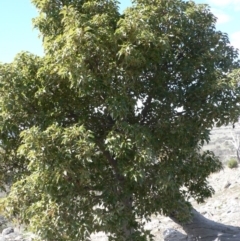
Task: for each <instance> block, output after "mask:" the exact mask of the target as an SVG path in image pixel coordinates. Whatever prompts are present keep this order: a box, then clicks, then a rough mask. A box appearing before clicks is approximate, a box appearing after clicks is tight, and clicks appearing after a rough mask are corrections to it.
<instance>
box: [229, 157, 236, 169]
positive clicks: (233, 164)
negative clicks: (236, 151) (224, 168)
mask: <svg viewBox="0 0 240 241" xmlns="http://www.w3.org/2000/svg"><path fill="white" fill-rule="evenodd" d="M227 165H228V167H229V168H231V169H232V168H237V167H238V161H237V160H236V159H230V160H229V161H228V163H227Z"/></svg>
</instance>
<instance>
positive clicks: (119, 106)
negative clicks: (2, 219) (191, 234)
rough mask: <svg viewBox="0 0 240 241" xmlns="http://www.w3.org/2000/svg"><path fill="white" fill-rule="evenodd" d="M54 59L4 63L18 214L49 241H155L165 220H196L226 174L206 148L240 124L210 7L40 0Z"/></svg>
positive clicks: (27, 57)
mask: <svg viewBox="0 0 240 241" xmlns="http://www.w3.org/2000/svg"><path fill="white" fill-rule="evenodd" d="M33 3H34V4H35V6H36V7H37V8H38V9H39V17H37V18H36V19H35V20H34V25H35V27H37V28H38V29H39V30H40V32H41V34H42V38H43V44H44V48H45V56H44V57H42V58H40V57H37V56H34V55H31V54H29V53H20V54H18V55H17V56H16V58H15V60H14V61H13V63H11V64H1V65H0V84H1V86H0V91H1V95H0V128H1V129H0V130H1V131H0V139H1V166H0V167H1V170H0V171H1V175H2V180H3V181H6V180H9V178H11V181H12V182H13V185H12V188H11V191H10V193H9V195H8V197H7V198H6V200H5V201H4V205H5V207H6V210H7V212H8V213H9V214H10V215H12V216H16V217H18V219H19V220H21V221H22V222H24V223H26V224H28V226H29V227H31V229H32V230H33V231H34V232H36V233H37V234H38V235H39V236H40V237H41V239H42V240H58V241H66V240H71V241H77V240H87V239H88V237H89V235H90V234H91V233H94V232H98V231H105V232H106V233H108V234H109V237H110V240H124V241H125V240H138V241H140V240H146V238H147V237H148V236H149V233H148V232H147V231H145V230H144V220H145V219H148V218H150V217H151V215H152V214H153V213H163V214H165V215H174V216H175V217H176V218H178V219H179V220H183V221H184V220H186V219H188V218H189V215H190V210H191V205H190V204H189V202H188V199H189V197H190V196H192V197H194V198H195V199H196V200H197V201H199V202H201V201H203V200H204V198H206V197H209V196H211V194H212V192H213V190H212V188H211V187H209V185H208V183H207V181H206V178H207V177H208V175H209V174H210V173H211V172H214V171H217V170H219V169H220V168H221V164H220V162H219V161H218V159H217V158H216V157H215V156H214V154H213V153H211V152H208V151H206V152H202V151H201V147H202V145H203V143H204V142H206V141H208V140H209V132H210V130H211V128H212V127H213V125H214V123H217V125H219V126H220V125H223V124H228V123H229V122H234V121H236V118H237V116H238V115H239V106H238V103H239V88H238V85H237V84H236V80H235V78H232V76H231V75H228V73H231V71H232V70H234V69H236V68H238V67H239V65H238V62H237V61H235V59H236V57H237V52H236V50H234V48H233V47H232V46H231V45H230V44H229V41H228V37H227V35H226V34H224V33H221V32H219V31H216V30H215V22H216V19H215V17H214V16H213V15H212V14H211V12H210V11H209V9H208V7H207V6H204V5H196V4H195V3H194V2H185V1H182V0H176V1H169V0H136V1H134V4H133V6H132V7H130V8H128V9H126V10H125V12H124V14H123V15H121V14H120V13H119V10H118V4H117V1H115V0H108V1H107V0H33Z"/></svg>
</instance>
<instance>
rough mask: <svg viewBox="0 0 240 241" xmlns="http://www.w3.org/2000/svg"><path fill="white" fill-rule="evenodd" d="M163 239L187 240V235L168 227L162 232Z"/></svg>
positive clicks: (167, 240) (173, 240)
mask: <svg viewBox="0 0 240 241" xmlns="http://www.w3.org/2000/svg"><path fill="white" fill-rule="evenodd" d="M163 237H164V241H188V237H187V235H185V234H182V233H180V232H179V231H177V230H175V229H172V228H168V229H167V230H165V231H164V232H163Z"/></svg>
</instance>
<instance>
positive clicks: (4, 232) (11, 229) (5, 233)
mask: <svg viewBox="0 0 240 241" xmlns="http://www.w3.org/2000/svg"><path fill="white" fill-rule="evenodd" d="M10 233H14V229H13V228H12V227H9V228H5V229H3V231H2V235H8V234H10Z"/></svg>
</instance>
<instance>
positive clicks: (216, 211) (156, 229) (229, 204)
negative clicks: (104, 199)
mask: <svg viewBox="0 0 240 241" xmlns="http://www.w3.org/2000/svg"><path fill="white" fill-rule="evenodd" d="M209 183H210V184H211V185H212V187H213V188H214V190H215V194H214V196H213V197H211V198H209V199H208V200H206V201H205V203H202V204H197V203H196V202H194V200H193V201H192V204H193V206H194V208H195V209H196V210H198V211H199V212H200V213H201V214H203V215H204V216H205V217H207V218H208V219H212V220H214V221H216V222H221V223H224V224H229V225H233V226H239V227H240V167H239V168H236V169H229V168H228V167H225V168H224V169H223V170H222V171H220V172H219V173H214V174H212V175H211V176H210V177H209ZM1 222H2V223H3V222H4V220H3V218H2V219H1V218H0V223H1ZM146 228H148V229H150V230H152V233H153V234H154V235H155V240H156V241H163V240H164V235H163V233H164V232H165V234H167V233H169V232H171V231H172V230H173V229H174V230H178V231H180V232H183V231H182V229H181V227H180V226H178V225H177V224H175V223H174V222H173V221H171V219H169V218H168V217H163V216H157V217H153V218H152V221H151V222H150V223H148V224H147V225H146ZM166 230H167V231H166ZM183 233H184V232H183ZM32 238H33V235H32V234H29V233H24V232H22V231H21V230H20V229H19V228H17V227H13V226H12V225H10V224H7V225H6V224H5V228H4V229H3V231H2V234H0V241H31V240H32ZM107 240H108V239H107V237H106V236H105V235H104V234H103V233H98V234H95V235H92V241H107ZM56 241H57V240H56Z"/></svg>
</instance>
